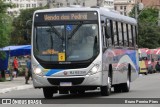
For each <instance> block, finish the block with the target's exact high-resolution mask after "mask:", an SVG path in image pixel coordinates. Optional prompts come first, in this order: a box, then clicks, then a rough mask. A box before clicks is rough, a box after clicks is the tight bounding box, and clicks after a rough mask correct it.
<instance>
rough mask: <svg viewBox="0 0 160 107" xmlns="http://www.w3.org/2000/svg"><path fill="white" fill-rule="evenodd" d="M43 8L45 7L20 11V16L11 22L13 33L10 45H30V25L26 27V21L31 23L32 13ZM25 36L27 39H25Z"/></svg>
mask: <svg viewBox="0 0 160 107" xmlns="http://www.w3.org/2000/svg"><path fill="white" fill-rule="evenodd" d="M43 8H46V7H39V8H30V9H25V10H21V12H20V15H19V16H18V17H16V18H15V19H14V20H13V26H14V31H13V32H12V34H11V36H12V38H11V44H16V45H22V44H30V43H31V42H30V37H31V25H27V24H28V21H29V20H31V21H32V17H33V13H34V11H36V10H38V9H43ZM27 32H29V33H28V34H29V35H27ZM27 36H28V37H29V39H28V38H26V37H27Z"/></svg>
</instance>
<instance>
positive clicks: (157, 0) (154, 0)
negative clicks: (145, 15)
mask: <svg viewBox="0 0 160 107" xmlns="http://www.w3.org/2000/svg"><path fill="white" fill-rule="evenodd" d="M138 2H141V3H143V4H144V7H156V8H160V0H138Z"/></svg>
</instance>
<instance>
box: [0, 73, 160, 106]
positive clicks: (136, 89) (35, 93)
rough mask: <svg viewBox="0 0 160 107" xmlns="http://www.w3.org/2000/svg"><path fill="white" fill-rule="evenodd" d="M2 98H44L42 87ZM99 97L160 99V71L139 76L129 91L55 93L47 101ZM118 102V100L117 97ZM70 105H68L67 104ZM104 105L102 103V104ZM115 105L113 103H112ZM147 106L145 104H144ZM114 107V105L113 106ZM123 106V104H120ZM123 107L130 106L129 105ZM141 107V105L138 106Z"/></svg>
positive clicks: (87, 101)
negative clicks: (104, 93) (107, 94)
mask: <svg viewBox="0 0 160 107" xmlns="http://www.w3.org/2000/svg"><path fill="white" fill-rule="evenodd" d="M0 98H44V97H43V93H42V89H26V90H19V91H12V92H9V93H5V94H1V95H0ZM97 98H101V99H102V98H105V100H103V101H106V100H107V98H159V99H160V73H156V74H149V75H147V76H146V75H140V76H139V78H138V79H137V80H136V81H134V82H132V83H131V90H130V92H129V93H114V92H112V94H111V95H110V96H101V95H100V92H99V90H96V91H89V92H86V94H84V95H59V94H55V95H54V98H53V99H49V100H46V101H49V102H52V103H54V104H55V103H60V104H64V105H65V103H69V104H72V103H75V102H76V103H78V104H79V103H82V104H83V103H90V104H92V103H96V102H97ZM115 100H116V101H115V102H117V101H118V100H117V99H115ZM97 103H98V102H97ZM159 103H160V102H159ZM65 106H66V107H68V106H67V105H65ZM101 106H102V105H101ZM112 106H113V105H112ZM143 106H145V105H143ZM159 106H160V104H159V105H154V106H153V105H152V106H151V105H147V106H145V107H159ZM113 107H114V106H113ZM120 107H121V106H120ZM122 107H128V106H127V105H125V106H122ZM137 107H140V106H137Z"/></svg>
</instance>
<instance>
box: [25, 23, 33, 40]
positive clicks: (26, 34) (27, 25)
mask: <svg viewBox="0 0 160 107" xmlns="http://www.w3.org/2000/svg"><path fill="white" fill-rule="evenodd" d="M31 28H32V20H27V22H26V32H25V34H24V39H25V40H29V39H30V38H31Z"/></svg>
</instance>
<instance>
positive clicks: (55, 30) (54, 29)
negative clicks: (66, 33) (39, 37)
mask: <svg viewBox="0 0 160 107" xmlns="http://www.w3.org/2000/svg"><path fill="white" fill-rule="evenodd" d="M49 25H50V27H51V29H49V30H47V32H53V33H55V34H56V35H57V37H58V38H59V39H61V40H63V37H62V36H61V34H60V33H59V32H58V31H57V29H56V28H55V27H54V26H53V25H52V24H51V23H49Z"/></svg>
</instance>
